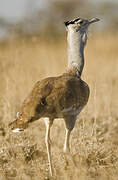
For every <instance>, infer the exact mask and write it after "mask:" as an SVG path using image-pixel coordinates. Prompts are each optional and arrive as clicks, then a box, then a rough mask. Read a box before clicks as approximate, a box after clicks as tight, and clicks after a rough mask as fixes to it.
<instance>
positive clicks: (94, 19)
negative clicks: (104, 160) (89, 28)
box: [89, 18, 100, 24]
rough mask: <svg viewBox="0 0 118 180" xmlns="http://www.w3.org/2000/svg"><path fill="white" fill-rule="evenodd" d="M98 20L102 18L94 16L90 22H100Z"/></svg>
mask: <svg viewBox="0 0 118 180" xmlns="http://www.w3.org/2000/svg"><path fill="white" fill-rule="evenodd" d="M98 21H100V19H98V18H92V19H90V20H89V24H91V23H94V22H98Z"/></svg>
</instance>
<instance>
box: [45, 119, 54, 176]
mask: <svg viewBox="0 0 118 180" xmlns="http://www.w3.org/2000/svg"><path fill="white" fill-rule="evenodd" d="M44 121H45V125H46V136H45V143H46V148H47V154H48V162H49V171H50V175H51V176H52V162H51V145H50V127H51V125H52V122H51V121H50V119H49V118H45V119H44Z"/></svg>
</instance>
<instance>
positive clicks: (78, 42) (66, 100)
mask: <svg viewBox="0 0 118 180" xmlns="http://www.w3.org/2000/svg"><path fill="white" fill-rule="evenodd" d="M97 21H99V19H98V18H93V19H90V20H87V19H81V18H76V19H74V20H71V21H67V22H65V26H66V29H67V32H68V38H67V39H68V68H67V72H66V73H64V74H62V75H61V76H58V77H48V78H46V79H43V80H42V81H38V82H37V83H36V84H35V86H34V88H33V90H32V91H31V93H30V94H29V96H28V97H27V98H26V99H25V101H24V103H23V104H22V106H21V109H20V111H19V113H17V118H16V120H15V121H13V122H12V123H10V125H9V126H10V128H11V129H12V130H13V132H18V131H22V130H24V129H25V128H27V127H28V125H29V124H30V123H31V122H33V121H35V120H38V119H40V118H42V117H43V118H44V121H45V124H46V136H45V141H46V147H47V154H48V161H49V168H50V174H51V175H52V163H51V147H50V128H51V126H52V124H53V121H54V119H55V118H63V119H64V121H65V127H66V136H65V143H64V152H69V151H70V148H69V137H70V133H71V131H72V129H73V128H74V125H75V122H76V119H77V116H78V114H79V113H80V111H81V110H82V109H83V107H84V106H85V105H86V103H87V101H88V97H89V87H88V85H87V84H86V83H85V82H84V81H83V80H81V74H82V70H83V67H84V47H85V44H86V41H87V30H88V27H89V25H90V24H92V23H94V22H97Z"/></svg>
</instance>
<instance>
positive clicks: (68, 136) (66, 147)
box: [63, 129, 71, 153]
mask: <svg viewBox="0 0 118 180" xmlns="http://www.w3.org/2000/svg"><path fill="white" fill-rule="evenodd" d="M70 133H71V131H70V130H68V129H66V135H65V142H64V149H63V151H64V152H65V153H67V152H68V153H69V152H70V147H69V139H70Z"/></svg>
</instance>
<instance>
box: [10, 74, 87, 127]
mask: <svg viewBox="0 0 118 180" xmlns="http://www.w3.org/2000/svg"><path fill="white" fill-rule="evenodd" d="M88 97H89V87H88V85H87V84H86V83H85V82H84V81H82V80H81V78H80V77H76V76H74V75H72V74H69V73H64V74H63V75H61V76H59V77H49V78H46V79H43V80H42V81H38V82H37V83H36V84H35V86H34V88H33V90H32V91H31V93H30V94H29V96H28V97H27V98H26V99H25V101H24V103H23V104H22V106H21V109H20V111H19V114H18V117H17V119H16V120H15V121H14V122H12V123H11V124H10V126H11V129H15V128H20V129H25V128H26V127H27V126H28V124H29V123H31V122H33V121H35V120H38V119H40V118H41V117H49V118H50V119H51V121H53V120H54V119H55V118H66V117H67V116H77V115H78V113H79V111H80V109H82V108H83V107H84V106H85V105H86V103H87V101H88ZM67 123H68V122H67ZM66 126H69V125H68V124H66ZM69 128H70V129H72V128H73V127H69Z"/></svg>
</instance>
